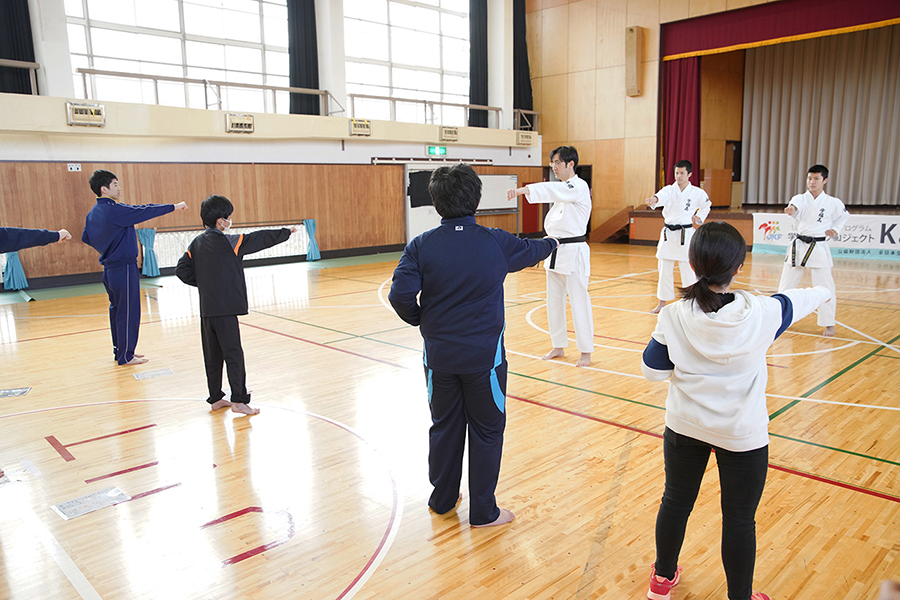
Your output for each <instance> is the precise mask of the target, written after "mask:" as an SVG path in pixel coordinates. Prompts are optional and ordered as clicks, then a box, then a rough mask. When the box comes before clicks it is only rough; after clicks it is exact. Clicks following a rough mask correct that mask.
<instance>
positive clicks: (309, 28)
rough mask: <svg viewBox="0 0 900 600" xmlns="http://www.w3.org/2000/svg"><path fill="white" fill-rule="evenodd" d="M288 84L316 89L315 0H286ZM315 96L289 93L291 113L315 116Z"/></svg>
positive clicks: (317, 69) (318, 105)
mask: <svg viewBox="0 0 900 600" xmlns="http://www.w3.org/2000/svg"><path fill="white" fill-rule="evenodd" d="M287 9H288V53H289V56H290V58H289V60H290V83H291V87H301V88H309V89H314V90H317V89H319V51H318V49H317V46H316V43H317V42H316V4H315V0H287ZM320 106H321V103H320V100H319V97H318V96H312V95H309V94H291V114H295V115H318V114H319V112H320V110H319V109H320Z"/></svg>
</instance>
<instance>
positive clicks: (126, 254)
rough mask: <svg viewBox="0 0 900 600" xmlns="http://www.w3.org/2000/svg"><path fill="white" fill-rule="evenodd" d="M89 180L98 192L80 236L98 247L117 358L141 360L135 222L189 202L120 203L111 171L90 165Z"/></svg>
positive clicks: (123, 362)
mask: <svg viewBox="0 0 900 600" xmlns="http://www.w3.org/2000/svg"><path fill="white" fill-rule="evenodd" d="M88 183H90V186H91V190H93V192H94V193H95V194H97V204H95V205H94V208H92V209H91V212H89V213H88V215H87V217H86V218H85V220H84V233H82V234H81V241H82V242H84V243H85V244H87V245H88V246H91V247H92V248H93V249H94V250H96V251H97V252H99V253H100V264H101V265H103V285H104V287H106V293H107V295H108V296H109V328H110V331H111V332H112V340H113V354H114V355H115V357H116V362H118V363H119V364H120V365H139V364H142V363H145V362H147V359H146V358H144V357H143V355H140V354H135V353H134V349H135V347H137V340H138V330H139V329H140V326H141V295H140V283H139V281H138V278H139V274H138V268H137V254H138V247H137V234H136V233H135V231H134V226H135V225H137V224H138V223H143V222H144V221H147V220H149V219H152V218H154V217H161V216H162V215H165V214H168V213H170V212H172V211H175V210H185V209H186V208H187V204H185V203H184V202H179V203H178V204H143V205H139V206H133V205H130V204H119V203H118V202H116V200H118V199H119V196H121V195H122V186H120V185H119V180H118V179H117V178H116V176H115V174H114V173H111V172H109V171H104V170H102V169H101V170H97V171H94V174H93V175H91V178H90V179H89V180H88Z"/></svg>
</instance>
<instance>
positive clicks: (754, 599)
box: [750, 592, 772, 600]
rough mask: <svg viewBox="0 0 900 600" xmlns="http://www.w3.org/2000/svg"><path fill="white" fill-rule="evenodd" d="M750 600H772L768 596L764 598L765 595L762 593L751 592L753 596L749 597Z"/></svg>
mask: <svg viewBox="0 0 900 600" xmlns="http://www.w3.org/2000/svg"><path fill="white" fill-rule="evenodd" d="M750 600H772V599H771V598H769V597H768V596H766V595H765V594H763V593H762V592H753V594H751V595H750Z"/></svg>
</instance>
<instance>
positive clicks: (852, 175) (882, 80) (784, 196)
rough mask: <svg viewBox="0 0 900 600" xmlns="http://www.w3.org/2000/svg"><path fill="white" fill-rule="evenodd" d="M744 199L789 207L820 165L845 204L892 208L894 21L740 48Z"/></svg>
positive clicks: (899, 58)
mask: <svg viewBox="0 0 900 600" xmlns="http://www.w3.org/2000/svg"><path fill="white" fill-rule="evenodd" d="M742 142H743V143H742V159H741V160H742V164H741V168H742V172H743V173H744V180H745V182H746V183H745V185H744V189H745V194H746V195H745V197H744V201H745V202H747V203H750V204H787V202H788V201H789V200H790V198H791V196H793V195H794V194H799V193H802V192H804V191H806V171H807V169H809V167H811V166H812V165H814V164H823V165H825V166H826V167H828V169H829V171H830V173H829V178H828V184H827V186H826V187H825V191H826V192H828V193H829V194H831V195H832V196H837V197H838V198H840V199H841V200H843V202H844V204H848V205H859V204H869V205H900V25H893V26H890V27H880V28H877V29H869V30H865V31H858V32H854V33H846V34H842V35H833V36H827V37H821V38H816V39H811V40H803V41H799V42H790V43H785V44H778V45H775V46H765V47H761V48H753V49H750V50H747V52H746V60H745V65H744V110H743V132H742Z"/></svg>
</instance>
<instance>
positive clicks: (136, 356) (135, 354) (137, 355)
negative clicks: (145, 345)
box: [134, 352, 144, 358]
mask: <svg viewBox="0 0 900 600" xmlns="http://www.w3.org/2000/svg"><path fill="white" fill-rule="evenodd" d="M134 357H135V358H144V355H143V354H138V353H137V352H135V353H134Z"/></svg>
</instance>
